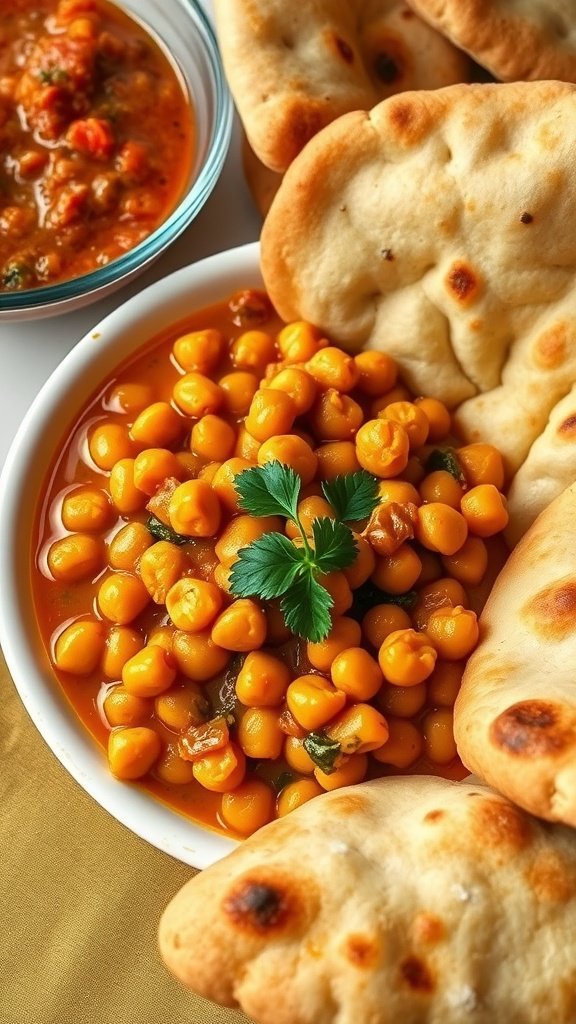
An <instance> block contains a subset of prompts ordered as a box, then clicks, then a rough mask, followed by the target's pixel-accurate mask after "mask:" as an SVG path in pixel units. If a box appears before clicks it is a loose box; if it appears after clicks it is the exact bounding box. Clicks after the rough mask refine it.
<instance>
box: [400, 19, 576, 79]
mask: <svg viewBox="0 0 576 1024" xmlns="http://www.w3.org/2000/svg"><path fill="white" fill-rule="evenodd" d="M408 2H409V3H410V6H411V7H413V8H414V10H415V11H417V12H418V14H419V15H420V16H421V17H422V18H425V19H426V20H427V21H428V22H429V23H430V25H432V26H433V27H434V28H436V29H438V31H440V32H443V33H444V34H445V35H446V36H447V37H448V38H449V39H451V40H452V42H453V43H455V44H456V46H460V47H462V49H463V50H466V51H467V52H468V53H469V54H470V55H471V56H472V57H474V59H475V60H477V61H478V63H479V64H482V65H483V66H484V67H486V68H488V69H489V70H490V71H491V72H492V73H493V74H494V75H495V76H496V78H500V79H501V80H502V81H513V80H514V79H520V78H522V79H536V78H541V79H545V78H559V79H561V80H563V81H566V82H576V5H575V4H574V0H408Z"/></svg>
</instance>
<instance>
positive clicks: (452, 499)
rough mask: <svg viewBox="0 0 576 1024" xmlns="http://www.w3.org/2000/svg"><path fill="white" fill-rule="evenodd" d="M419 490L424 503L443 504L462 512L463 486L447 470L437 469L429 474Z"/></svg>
mask: <svg viewBox="0 0 576 1024" xmlns="http://www.w3.org/2000/svg"><path fill="white" fill-rule="evenodd" d="M419 490H420V497H421V499H422V501H423V502H442V503H443V504H444V505H450V508H455V509H458V511H460V502H461V500H462V495H463V494H464V490H463V488H462V484H461V483H460V482H459V481H458V480H456V478H455V477H453V476H452V474H451V473H448V471H447V470H445V469H437V470H435V471H434V472H433V473H429V474H428V476H425V477H424V479H423V480H422V481H421V483H420V487H419ZM421 503H422V502H419V504H421Z"/></svg>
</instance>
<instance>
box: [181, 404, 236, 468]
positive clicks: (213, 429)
mask: <svg viewBox="0 0 576 1024" xmlns="http://www.w3.org/2000/svg"><path fill="white" fill-rule="evenodd" d="M235 445H236V431H235V430H234V427H231V426H230V424H229V423H227V422H226V420H223V419H222V417H221V416H214V415H212V414H211V413H208V415H206V416H202V418H201V419H199V420H198V422H197V423H195V424H194V426H193V427H192V432H191V435H190V447H191V448H192V451H194V452H196V454H197V455H201V456H202V458H204V459H212V460H213V461H216V462H218V461H220V462H222V461H224V460H225V459H229V458H230V456H231V455H232V452H233V451H234V447H235Z"/></svg>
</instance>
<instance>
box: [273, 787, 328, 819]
mask: <svg viewBox="0 0 576 1024" xmlns="http://www.w3.org/2000/svg"><path fill="white" fill-rule="evenodd" d="M323 792H324V789H323V788H322V786H321V785H320V784H319V783H318V782H316V780H315V779H299V780H298V781H297V782H289V783H288V785H287V786H284V789H283V790H282V791H281V793H280V794H279V795H278V800H277V802H276V814H277V816H278V817H279V818H283V817H284V816H285V815H286V814H290V812H291V811H295V810H296V808H297V807H301V806H302V804H305V803H308V801H309V800H313V799H314V797H315V796H320V794H321V793H323Z"/></svg>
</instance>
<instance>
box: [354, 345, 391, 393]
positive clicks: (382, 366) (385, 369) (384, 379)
mask: <svg viewBox="0 0 576 1024" xmlns="http://www.w3.org/2000/svg"><path fill="white" fill-rule="evenodd" d="M354 362H355V363H356V366H357V367H358V371H359V374H360V375H359V377H358V383H357V384H356V387H357V388H358V391H361V392H362V393H363V394H364V395H368V397H369V398H377V397H379V396H380V395H383V394H385V393H386V392H387V391H390V390H391V389H392V388H393V387H394V385H395V384H396V378H397V377H398V367H397V366H396V363H395V362H394V360H393V359H392V358H391V356H389V355H387V354H386V352H375V351H368V352H359V353H358V355H357V356H354Z"/></svg>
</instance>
